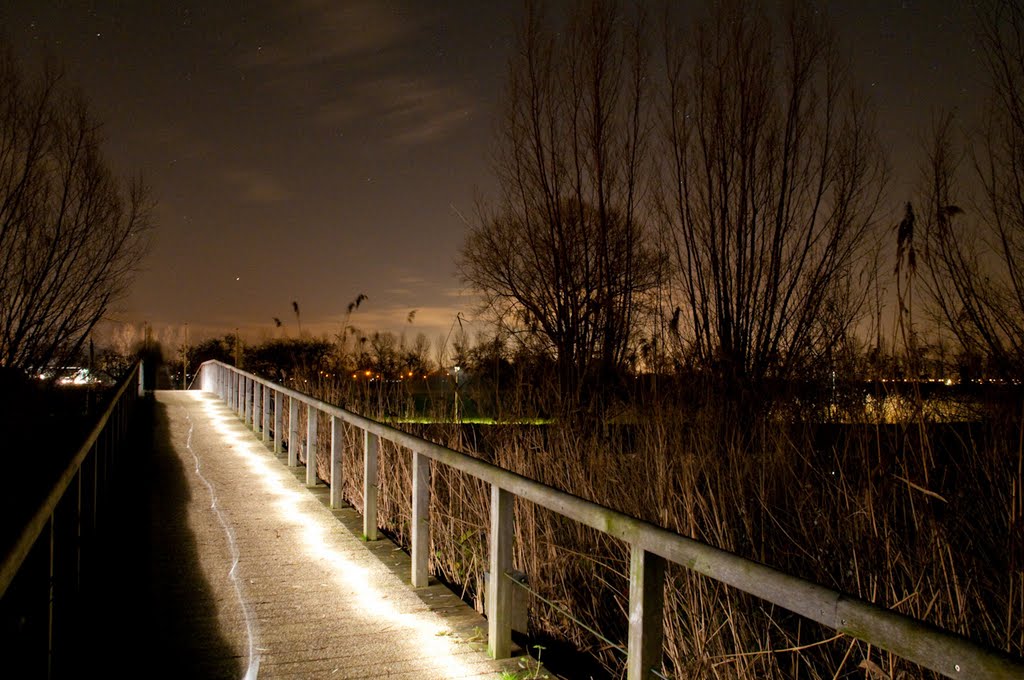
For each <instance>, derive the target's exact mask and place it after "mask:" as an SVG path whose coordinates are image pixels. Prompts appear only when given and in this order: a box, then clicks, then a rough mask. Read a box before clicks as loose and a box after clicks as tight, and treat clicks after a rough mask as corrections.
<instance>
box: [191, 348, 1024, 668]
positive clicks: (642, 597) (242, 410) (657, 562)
mask: <svg viewBox="0 0 1024 680" xmlns="http://www.w3.org/2000/svg"><path fill="white" fill-rule="evenodd" d="M201 370H202V374H201V378H202V380H201V386H202V389H203V390H204V391H208V392H212V393H214V394H217V395H218V396H220V398H221V399H223V400H225V402H226V403H227V404H228V405H229V406H230V407H231V408H233V409H234V410H235V411H237V413H238V414H239V416H240V417H241V418H242V419H243V420H244V421H245V423H246V424H247V425H249V426H250V427H252V428H253V429H254V430H255V431H256V432H257V433H260V432H262V435H263V440H264V441H269V437H270V434H269V432H270V430H268V428H269V427H270V422H269V418H270V409H269V403H270V400H271V399H273V401H274V408H273V418H274V424H273V429H272V431H273V437H274V451H275V453H281V451H282V448H283V447H282V436H283V432H282V418H283V408H284V398H285V397H287V398H288V399H289V404H288V410H289V433H288V443H289V445H288V464H289V465H290V466H296V465H298V448H299V446H298V444H299V441H300V440H299V432H298V409H299V405H300V404H302V405H304V406H305V408H306V409H307V414H308V416H310V417H307V432H306V448H307V451H311V452H314V454H313V455H312V456H308V457H307V463H308V464H307V465H306V484H307V486H315V485H316V483H317V469H316V456H315V451H316V444H317V429H316V421H317V418H316V417H315V416H316V414H317V413H323V414H326V415H328V416H330V417H331V440H330V452H331V461H330V470H331V478H332V479H338V480H340V479H342V469H341V460H342V447H343V445H344V443H343V440H344V437H343V436H342V430H341V424H342V423H348V424H349V425H352V426H354V427H356V428H358V429H359V430H361V431H362V433H363V469H364V477H363V509H362V510H363V534H364V536H365V538H367V539H368V540H375V539H376V538H377V474H378V471H377V451H378V441H379V439H380V438H383V439H385V440H387V441H390V442H393V443H394V444H396V445H398V446H401V447H403V448H405V449H408V450H409V451H410V452H411V455H412V522H411V527H410V532H411V538H412V585H413V586H414V587H420V586H425V585H427V580H428V573H427V564H428V556H429V555H428V551H429V530H430V529H429V522H428V515H427V512H428V508H429V502H430V495H429V494H430V464H429V463H430V461H431V460H433V461H436V462H438V463H441V464H444V465H447V466H450V467H452V468H455V469H457V470H460V471H462V472H465V473H467V474H470V475H472V476H473V477H476V478H477V479H479V480H481V481H483V482H485V483H487V484H489V485H490V488H491V502H490V522H491V542H490V546H489V552H490V558H489V564H490V573H491V574H508V573H509V572H510V571H511V570H512V539H513V534H514V531H515V527H514V526H513V513H512V503H513V499H514V497H519V498H522V499H524V500H527V501H530V502H532V503H535V504H537V505H540V506H542V507H544V508H547V509H548V510H551V511H554V512H556V513H558V514H560V515H562V516H563V517H567V518H569V519H572V520H575V521H577V522H580V523H581V524H584V525H586V526H588V527H591V528H593V529H597V530H598V531H602V532H604V533H606V534H609V535H611V536H614V537H615V538H618V539H620V540H622V541H624V542H626V543H627V544H628V545H629V552H630V569H629V631H628V645H627V677H628V678H630V679H639V678H647V677H649V676H650V675H651V673H652V672H654V671H656V670H657V669H660V667H661V659H662V635H663V629H662V626H663V623H662V616H663V608H664V588H665V566H666V563H667V561H670V562H674V563H676V564H678V565H682V566H683V567H686V568H687V569H690V570H692V571H694V572H697V573H699V574H703V575H704V576H707V577H709V578H712V579H714V580H716V581H719V582H721V583H723V584H726V585H728V586H731V587H734V588H738V589H739V590H742V591H744V592H746V593H749V594H751V595H754V596H756V597H759V598H761V599H763V600H766V601H768V602H771V603H773V604H775V605H778V606H780V607H782V608H784V609H787V610H789V611H792V612H794V613H797V614H799V615H801V616H804V617H806V618H808V619H811V620H812V621H816V622H818V623H820V624H823V625H825V626H828V627H829V628H832V629H834V630H835V631H837V632H839V633H842V634H844V635H847V636H849V637H851V638H857V639H859V640H862V641H864V642H867V643H869V644H871V645H874V646H877V647H880V648H882V649H884V650H887V651H889V652H891V653H893V654H895V655H897V656H900V657H903V658H905V659H907V660H909V661H912V662H914V663H917V664H919V665H921V666H923V667H925V668H928V669H931V670H933V671H936V672H937V673H940V674H941V675H944V676H946V677H949V678H1024V662H1022V660H1021V659H1019V658H1016V657H1013V656H1010V655H1008V654H1005V653H1003V652H1001V651H998V650H995V649H991V648H988V647H985V646H983V645H980V644H978V643H975V642H972V641H970V640H968V639H966V638H964V637H961V636H959V635H956V634H954V633H951V632H949V631H945V630H942V629H940V628H937V627H935V626H932V625H930V624H927V623H925V622H922V621H919V620H917V619H914V618H912V617H909V616H905V615H903V614H899V613H896V612H893V611H891V610H888V609H886V608H884V607H881V606H879V605H875V604H871V603H869V602H866V601H864V600H861V599H858V598H856V597H854V596H852V595H848V594H846V593H841V592H838V591H835V590H831V589H829V588H825V587H823V586H821V585H818V584H816V583H813V582H811V581H807V580H804V579H801V578H798V577H796V576H793V575H791V574H787V573H785V572H782V571H779V570H777V569H774V568H772V567H769V566H767V565H764V564H761V563H759V562H755V561H753V560H749V559H746V558H743V557H740V556H738V555H735V554H733V553H730V552H726V551H724V550H720V549H718V548H715V547H712V546H710V545H707V544H704V543H701V542H699V541H696V540H693V539H690V538H687V537H685V536H680V535H679V534H676V533H673V532H671V531H668V530H666V529H663V528H661V527H658V526H655V525H653V524H650V523H648V522H645V521H643V520H640V519H637V518H635V517H630V516H628V515H625V514H623V513H620V512H617V511H615V510H612V509H610V508H607V507H604V506H602V505H598V504H597V503H593V502H591V501H587V500H585V499H583V498H579V497H577V496H573V495H571V494H569V493H566V492H564V491H559V490H558V489H555V488H552V487H549V486H547V485H545V484H542V483H540V482H537V481H534V480H532V479H528V478H526V477H523V476H521V475H518V474H516V473H514V472H510V471H508V470H504V469H502V468H499V467H497V466H495V465H491V464H489V463H486V462H484V461H481V460H478V459H476V458H472V457H470V456H467V455H465V454H462V453H459V452H457V451H453V450H451V449H449V448H446V447H444V446H441V445H439V444H435V443H433V442H430V441H427V440H425V439H421V438H419V437H416V436H414V435H411V434H408V433H406V432H402V431H401V430H397V429H395V428H393V427H390V426H388V425H385V424H383V423H379V422H377V421H374V420H371V419H369V418H366V417H364V416H361V415H358V414H356V413H352V412H350V411H346V410H345V409H342V408H339V407H338V406H334V405H332V404H328V403H325V402H323V401H321V400H319V399H316V398H314V397H310V396H309V395H306V394H302V393H300V392H297V391H295V390H292V389H289V388H287V387H284V386H281V385H278V384H275V383H272V382H270V381H268V380H264V379H262V378H259V377H257V376H255V375H253V374H251V373H247V372H245V371H240V370H238V369H236V368H234V367H232V366H228V365H226V364H223V363H221V362H217V361H209V362H206V363H204V364H203V365H202V367H201ZM261 414H262V418H260V415H261ZM293 443H294V445H293ZM325 481H327V482H328V483H329V482H330V481H331V480H325ZM341 486H342V485H341V484H331V495H330V502H331V507H339V506H340V505H341V504H342V499H341ZM514 587H515V584H514V583H513V582H512V580H511V579H509V578H490V579H488V582H487V592H486V597H485V603H486V609H487V612H486V614H487V621H488V632H487V641H488V644H487V646H488V653H489V654H490V655H491V656H493V657H494V658H506V657H508V656H509V654H510V653H511V640H512V627H511V621H512V613H511V601H512V588H514Z"/></svg>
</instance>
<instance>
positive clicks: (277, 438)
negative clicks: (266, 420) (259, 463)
mask: <svg viewBox="0 0 1024 680" xmlns="http://www.w3.org/2000/svg"><path fill="white" fill-rule="evenodd" d="M283 428H284V392H281V391H280V390H274V453H281V440H282V439H283V438H284V433H283V432H282V431H281V430H282V429H283Z"/></svg>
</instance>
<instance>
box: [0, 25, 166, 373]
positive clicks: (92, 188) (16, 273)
mask: <svg viewBox="0 0 1024 680" xmlns="http://www.w3.org/2000/svg"><path fill="white" fill-rule="evenodd" d="M100 146H101V138H100V131H99V124H98V123H97V122H96V120H95V119H94V118H93V116H92V114H91V113H90V112H89V109H88V107H87V105H86V104H85V102H84V100H83V99H82V97H81V96H79V95H78V94H76V93H74V92H72V91H70V89H69V88H68V87H67V86H66V84H65V83H64V81H63V78H62V77H61V75H60V74H59V73H58V72H57V71H56V70H54V69H44V70H43V71H42V72H41V73H39V74H37V75H26V72H25V71H23V70H22V68H21V65H20V64H19V63H18V62H17V60H16V59H15V58H14V56H13V53H12V51H11V50H10V49H9V48H6V47H4V46H2V45H0V368H4V369H11V370H17V371H34V370H39V369H42V368H44V367H47V366H51V365H62V364H65V363H66V362H68V361H71V360H72V359H73V358H74V357H76V356H77V354H78V353H79V351H80V349H81V347H82V343H83V342H84V340H85V338H86V337H87V335H88V334H89V332H90V330H92V328H93V327H94V326H95V325H96V324H97V322H99V320H100V318H101V317H102V316H103V314H104V313H105V311H106V310H107V308H108V307H109V306H110V304H111V303H112V302H113V301H114V300H116V299H117V298H118V296H119V295H121V294H122V293H123V292H125V290H126V288H127V286H128V285H129V283H130V282H131V280H132V276H133V274H134V270H135V267H137V265H138V262H139V258H140V257H141V255H142V254H143V251H144V250H145V248H146V245H147V240H148V233H149V228H150V222H149V207H150V204H149V202H148V200H147V195H146V191H145V188H144V187H143V185H142V183H141V182H139V181H136V182H132V183H130V184H128V185H125V184H124V183H122V182H121V181H119V180H118V179H117V178H115V176H114V175H113V173H112V172H111V170H110V167H109V165H108V164H107V163H106V161H105V160H104V158H103V155H102V153H101V150H100Z"/></svg>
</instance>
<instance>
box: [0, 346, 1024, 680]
mask: <svg viewBox="0 0 1024 680" xmlns="http://www.w3.org/2000/svg"><path fill="white" fill-rule="evenodd" d="M142 384H143V383H142V371H141V366H140V367H136V369H135V370H134V371H133V372H132V374H131V375H130V376H128V378H127V379H126V380H125V382H124V383H123V384H122V385H121V387H120V389H119V390H118V392H117V393H116V396H115V397H114V399H113V400H112V402H111V404H110V406H109V408H108V409H107V411H106V412H105V413H104V415H103V416H102V417H101V418H100V420H99V422H98V424H97V425H96V427H95V428H94V430H93V431H92V433H91V434H90V435H89V437H88V438H87V439H86V441H85V443H84V444H83V445H82V447H81V449H80V450H79V451H78V453H77V454H76V455H75V457H74V458H73V459H72V461H71V463H70V465H69V466H68V468H67V469H66V470H65V471H64V473H63V475H61V476H60V478H59V480H58V482H57V484H56V485H55V486H54V488H53V489H52V490H51V492H50V494H49V495H48V496H47V498H46V499H45V501H44V502H43V503H42V505H41V506H40V507H39V508H38V510H37V511H36V512H35V513H34V515H32V517H31V519H30V520H29V521H28V522H27V523H26V524H25V526H24V528H23V529H22V530H21V531H20V534H19V535H18V536H17V538H16V540H15V541H14V543H13V547H12V549H11V550H10V551H9V552H7V554H5V555H3V560H2V563H0V598H2V599H0V623H2V625H3V630H2V633H3V636H2V638H0V647H2V649H0V651H2V652H3V657H2V659H0V664H3V666H0V676H2V677H47V676H49V677H66V676H69V675H72V674H74V675H81V674H83V673H87V672H89V671H94V672H100V673H101V675H102V677H128V676H131V677H138V676H141V675H145V676H149V677H153V676H156V677H228V678H231V677H235V678H238V677H242V678H258V677H284V676H292V677H330V678H346V677H347V678H356V677H359V678H366V677H408V678H456V677H460V678H469V677H496V676H499V675H501V674H502V673H505V677H535V676H538V675H540V674H539V673H538V672H536V671H535V670H534V669H532V668H530V667H527V669H526V671H525V673H524V671H523V664H522V663H521V662H519V661H517V660H515V659H510V657H511V656H512V654H513V652H514V648H513V644H512V627H513V618H514V616H515V613H516V612H515V608H516V607H515V604H514V602H515V601H516V598H515V597H514V592H515V590H514V589H516V588H518V585H517V581H516V580H515V579H514V578H513V574H514V572H513V568H514V566H515V565H514V564H513V561H512V556H513V550H512V548H513V541H514V540H515V531H516V527H515V523H514V521H513V517H514V514H513V506H514V503H515V502H516V499H519V501H518V502H520V503H522V502H526V503H533V504H536V505H538V506H542V507H544V508H547V509H548V510H550V511H553V512H556V513H558V514H560V515H562V516H564V517H566V518H568V519H570V520H573V521H576V522H579V523H582V524H583V525H586V526H588V527H591V528H593V529H596V530H597V531H600V532H604V533H607V534H609V535H611V536H613V537H615V538H617V539H619V540H621V541H624V542H625V543H626V544H628V546H629V554H630V570H629V605H628V618H629V620H628V642H627V643H626V648H627V652H628V662H627V673H628V677H629V678H646V677H650V676H660V675H661V674H662V673H663V669H662V663H661V657H662V603H663V594H664V588H665V580H664V574H665V567H666V564H667V563H668V562H674V563H677V564H679V565H683V566H685V567H686V568H688V569H691V570H693V571H695V572H698V573H700V574H703V575H705V576H708V577H710V578H712V579H715V580H718V581H720V582H722V583H724V584H727V585H729V586H731V587H734V588H738V589H741V590H743V591H745V592H747V593H750V594H752V595H755V596H757V597H759V598H762V599H764V600H766V601H768V602H771V603H774V604H775V605H778V606H780V607H783V608H785V609H787V610H790V611H792V612H795V613H797V614H799V615H801V616H803V617H806V618H808V619H811V620H813V621H816V622H818V623H821V624H824V625H825V626H829V627H830V628H832V629H834V630H836V631H837V632H838V633H842V634H844V635H847V636H850V637H851V638H857V639H860V640H864V641H866V642H868V643H870V644H872V645H876V646H878V647H881V648H883V649H886V650H888V651H890V652H892V653H894V654H897V655H899V656H902V657H904V658H906V659H909V660H911V661H914V662H916V663H918V664H920V665H921V666H923V667H925V668H928V669H932V670H934V671H936V672H938V673H939V674H941V675H943V676H945V677H950V678H1021V677H1024V664H1022V662H1021V660H1020V659H1016V658H1013V657H1010V656H1007V655H1005V654H1002V653H1000V652H998V651H995V650H991V649H987V648H983V647H981V646H979V645H976V644H974V643H972V642H970V641H968V640H966V639H963V638H961V637H958V636H956V635H954V634H951V633H949V632H946V631H942V630H938V629H936V628H933V627H931V626H929V625H926V624H924V623H922V622H919V621H917V620H914V619H912V618H909V617H906V616H904V615H901V614H897V613H895V612H892V611H889V610H886V609H884V608H881V607H878V606H876V605H873V604H870V603H867V602H864V601H861V600H859V599H857V598H854V597H852V596H848V595H845V594H843V593H840V592H836V591H834V590H830V589H828V588H824V587H822V586H819V585H817V584H815V583H811V582H808V581H805V580H802V579H799V578H796V577H794V576H791V575H788V574H786V573H782V572H780V571H777V570H775V569H772V568H770V567H767V566H765V565H762V564H759V563H756V562H753V561H750V560H747V559H743V558H741V557H738V556H736V555H733V554H731V553H728V552H724V551H722V550H718V549H716V548H713V547H711V546H708V545H705V544H702V543H699V542H696V541H693V540H691V539H688V538H686V537H683V536H680V535H677V534H675V533H672V532H669V531H666V530H665V529H662V528H659V527H657V526H654V525H652V524H649V523H646V522H643V521H640V520H638V519H635V518H632V517H629V516H626V515H623V514H621V513H618V512H616V511H614V510H611V509H609V508H606V507H602V506H600V505H597V504H594V503H591V502H589V501H586V500H584V499H582V498H578V497H575V496H572V495H570V494H566V493H564V492H561V491H559V490H556V489H554V488H551V487H548V486H545V485H543V484H540V483H537V482H535V481H532V480H530V479H527V478H525V477H522V476H519V475H517V474H514V473H511V472H509V471H506V470H503V469H501V468H498V467H496V466H493V465H490V464H488V463H486V462H484V461H481V460H479V459H476V458H472V457H469V456H466V455H464V454H461V453H458V452H456V451H454V450H451V449H448V448H445V447H444V446H441V445H438V444H435V443H432V442H429V441H427V440H425V439H421V438H418V437H416V436H413V435H411V434H408V433H405V432H402V431H399V430H397V429H395V428H393V427H390V426H388V425H386V424H382V423H380V422H376V421H373V420H370V419H368V418H365V417H363V416H360V415H358V414H355V413H352V412H349V411H346V410H344V409H342V408H339V407H337V406H333V405H331V404H327V403H324V402H322V401H319V400H317V399H314V398H312V397H309V396H307V395H304V394H301V393H299V392H296V391H294V390H291V389H288V388H286V387H283V386H281V385H277V384H274V383H271V382H268V381H266V380H263V379H261V378H259V377H257V376H254V375H252V374H249V373H246V372H244V371H240V370H237V369H235V368H233V367H231V366H227V365H225V364H222V363H219V362H207V363H206V364H204V365H203V367H202V369H201V372H200V376H199V384H200V386H201V391H191V392H169V391H168V392H157V393H155V399H150V398H149V396H148V395H147V394H146V393H145V392H144V390H143V389H142ZM142 406H146V407H149V406H152V408H151V409H150V408H141V407H142ZM286 415H287V419H286ZM302 415H305V416H306V417H305V418H302ZM303 420H304V421H305V427H304V428H301V429H302V430H304V431H300V423H301V422H302V421H303ZM320 423H329V424H330V431H329V432H325V431H321V430H320V429H318V428H319V424H320ZM346 431H347V432H348V433H349V435H351V434H357V435H358V437H357V438H353V437H351V436H349V437H346V436H345V432H346ZM381 440H385V441H388V442H391V444H392V445H393V446H396V447H399V450H404V451H406V452H407V455H409V456H410V457H411V458H410V460H411V471H412V485H411V486H412V488H411V489H410V490H409V494H410V496H409V497H410V498H411V512H410V517H411V522H410V526H409V531H410V535H411V544H412V548H411V555H409V556H407V555H406V554H405V553H404V552H402V551H401V550H399V549H397V548H396V547H395V546H394V545H393V544H392V543H390V542H389V541H383V540H381V541H378V540H377V539H378V523H377V489H378V478H379V476H380V475H388V474H389V473H390V471H389V470H388V469H383V468H382V469H378V450H379V445H380V442H381ZM347 441H349V442H351V441H358V442H359V445H358V446H357V447H356V448H357V449H358V450H357V451H354V452H353V451H349V452H348V453H349V454H352V453H355V454H357V458H359V459H361V462H362V470H361V471H352V470H348V469H345V466H343V464H342V463H343V460H352V459H353V458H352V456H351V455H349V456H347V457H346V456H345V455H343V454H345V453H346V452H345V451H344V448H345V446H346V442H347ZM318 446H322V447H323V448H325V449H326V450H329V452H330V457H329V460H330V465H329V466H328V467H327V469H326V470H324V472H325V473H326V474H325V475H324V476H326V477H327V479H326V480H322V479H320V478H319V476H320V475H318V468H317V465H316V464H304V463H305V462H306V461H307V460H312V461H314V462H315V460H316V456H315V455H314V456H312V457H311V458H309V459H308V458H307V457H306V453H307V452H310V451H313V452H315V451H316V450H317V447H318ZM439 466H446V467H449V468H453V469H455V470H459V471H461V472H462V473H464V474H466V475H470V476H472V477H474V478H476V479H478V480H480V481H481V482H482V483H484V484H486V485H489V487H490V527H489V532H488V534H489V535H488V545H489V548H488V549H489V569H488V573H489V574H500V575H502V577H500V578H489V579H488V581H487V586H486V588H487V590H486V593H485V598H484V601H485V606H486V620H484V619H483V618H482V617H480V616H479V615H478V614H477V613H476V612H475V611H473V610H472V609H470V608H469V607H468V606H466V605H464V604H463V603H462V601H461V600H460V599H459V598H458V597H457V596H455V595H454V594H452V593H451V592H450V591H448V590H447V589H446V588H445V587H444V586H443V585H440V584H438V583H437V582H436V581H433V580H431V579H430V574H429V573H428V564H429V559H428V557H429V545H430V535H429V534H430V529H431V525H430V522H429V508H430V493H431V474H432V472H434V473H435V474H436V471H437V470H438V468H439ZM349 474H353V476H354V477H358V478H359V479H360V480H361V482H362V502H361V506H362V507H361V508H360V510H361V512H357V511H356V509H353V508H348V507H344V505H345V504H344V503H343V502H342V498H341V489H342V484H341V483H340V482H341V480H342V479H343V478H344V476H345V475H349ZM8 673H10V675H8ZM517 673H518V676H517V675H516V674H517Z"/></svg>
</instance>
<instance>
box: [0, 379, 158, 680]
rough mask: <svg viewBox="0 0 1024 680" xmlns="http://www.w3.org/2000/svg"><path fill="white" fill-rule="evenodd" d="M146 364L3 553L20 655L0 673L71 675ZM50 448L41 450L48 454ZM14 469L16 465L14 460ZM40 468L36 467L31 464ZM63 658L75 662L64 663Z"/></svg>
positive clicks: (0, 579) (0, 569)
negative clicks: (71, 655) (78, 626)
mask: <svg viewBox="0 0 1024 680" xmlns="http://www.w3.org/2000/svg"><path fill="white" fill-rule="evenodd" d="M142 385H143V382H142V364H141V363H137V364H136V365H135V367H134V368H133V369H132V370H131V372H130V373H129V374H128V375H127V376H126V377H125V378H124V379H123V380H122V382H121V384H120V385H119V386H118V389H117V391H116V393H115V394H114V397H113V399H111V401H110V404H109V406H107V408H106V410H105V411H104V412H103V415H101V416H100V418H99V420H98V422H97V423H96V426H95V427H93V429H92V431H91V432H90V433H89V436H88V437H86V439H85V442H84V443H83V444H82V446H81V447H80V448H79V449H78V451H77V452H76V453H75V455H74V457H73V458H72V459H71V462H70V463H69V464H68V465H67V467H66V468H65V469H64V471H63V472H62V473H61V475H60V477H59V478H58V479H57V482H56V483H55V484H54V485H53V487H52V488H51V489H50V491H49V493H48V494H47V495H46V498H45V499H44V500H43V502H42V503H41V504H40V505H39V507H38V508H37V509H36V511H35V513H34V514H32V516H31V518H30V519H29V521H28V523H27V524H25V526H24V527H23V528H22V529H21V531H20V533H19V534H17V537H16V539H15V540H14V543H13V545H12V547H11V549H10V551H9V552H8V553H7V554H6V555H3V556H2V561H0V612H2V613H3V619H4V622H5V623H7V624H10V627H11V628H13V630H7V631H4V635H5V637H6V638H7V639H5V640H3V643H4V644H3V645H2V646H3V647H4V648H7V650H8V652H9V654H10V655H11V656H13V657H16V658H3V659H0V669H2V670H0V675H4V674H5V673H7V672H13V673H14V674H15V675H12V676H11V677H33V678H35V677H53V676H55V675H60V676H65V675H71V674H72V673H71V666H73V665H74V660H73V659H68V658H67V657H68V650H69V649H71V648H72V647H73V644H74V641H75V640H76V639H77V638H78V637H79V633H80V631H77V630H75V625H74V624H75V622H76V621H81V620H86V619H87V616H86V614H85V613H83V612H80V611H79V605H80V604H81V603H82V600H83V594H84V590H83V586H84V585H85V584H83V572H85V571H87V570H89V569H93V568H95V566H96V562H97V561H98V560H99V559H100V558H101V556H99V555H97V554H96V553H97V550H96V549H97V546H98V540H99V530H100V528H101V526H102V525H103V524H105V522H106V520H107V518H108V503H109V502H110V499H111V495H112V493H111V492H112V489H113V486H114V479H115V476H116V473H117V469H118V467H119V465H120V464H121V461H120V460H119V459H120V458H121V454H122V452H123V450H124V447H125V444H126V441H127V438H128V434H129V423H130V421H131V418H132V416H133V413H134V411H135V408H134V407H135V405H136V402H137V401H138V398H139V396H140V395H142V394H143V386H142ZM43 453H45V452H33V454H34V455H42V454H43ZM8 469H9V470H10V467H9V468H8ZM27 473H28V474H31V473H32V470H31V468H30V469H29V470H27ZM58 659H62V660H65V659H66V660H67V665H68V667H66V668H57V667H56V666H58V665H59V664H60V662H58V661H57V660H58Z"/></svg>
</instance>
